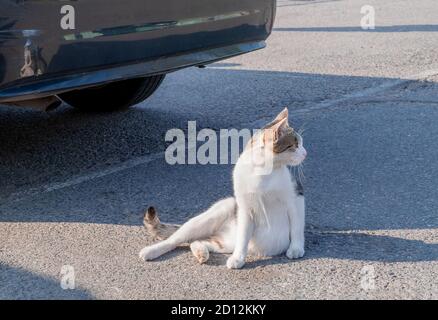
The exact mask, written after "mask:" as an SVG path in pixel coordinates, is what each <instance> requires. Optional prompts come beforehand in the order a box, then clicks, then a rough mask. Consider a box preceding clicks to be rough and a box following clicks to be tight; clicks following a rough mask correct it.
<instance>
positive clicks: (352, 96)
mask: <svg viewBox="0 0 438 320" xmlns="http://www.w3.org/2000/svg"><path fill="white" fill-rule="evenodd" d="M435 75H438V69H433V70H428V71H424V72H421V73H419V74H417V75H413V76H409V77H406V78H404V79H392V80H388V81H386V82H384V83H382V84H380V85H378V86H376V87H370V88H366V89H364V90H358V91H355V92H353V93H349V94H346V95H344V96H342V97H340V98H336V99H331V100H325V101H322V102H319V103H317V104H316V105H315V106H313V107H309V108H303V109H299V110H294V111H290V115H292V116H294V115H301V114H306V113H311V112H315V111H319V110H323V109H327V108H331V107H334V106H336V105H339V104H343V103H345V102H349V101H353V100H356V99H362V98H366V97H370V96H373V95H376V94H379V93H382V92H384V91H387V90H390V89H393V88H395V87H398V86H400V85H403V84H405V83H409V82H411V81H419V80H424V79H426V78H428V77H431V76H435ZM267 118H268V117H267ZM269 118H270V117H269ZM264 120H265V119H258V120H256V121H253V122H250V123H247V124H246V125H243V126H242V127H246V128H256V127H260V126H261V125H262V124H263V123H264ZM164 154H165V153H164V152H159V153H155V154H151V155H147V156H143V157H138V158H135V159H131V160H128V161H125V162H122V163H119V164H116V165H114V166H112V167H110V168H105V169H103V170H99V171H96V172H93V173H88V174H84V175H77V176H74V177H73V178H71V179H68V180H66V181H64V182H59V183H50V184H47V185H43V186H40V187H34V188H30V189H27V190H24V191H20V192H16V193H13V194H11V195H9V196H8V197H6V198H4V199H1V203H2V204H3V205H4V204H7V203H10V202H19V201H23V200H25V199H27V198H29V197H34V196H38V195H41V194H44V193H48V192H52V191H56V190H61V189H64V188H69V187H73V186H76V185H79V184H82V183H85V182H88V181H91V180H95V179H99V178H103V177H106V176H109V175H112V174H115V173H119V172H121V171H125V170H128V169H132V168H135V167H137V166H140V165H144V164H148V163H150V162H152V161H155V160H158V159H160V158H163V157H164Z"/></svg>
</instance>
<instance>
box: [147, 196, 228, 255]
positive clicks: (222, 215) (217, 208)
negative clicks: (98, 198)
mask: <svg viewBox="0 0 438 320" xmlns="http://www.w3.org/2000/svg"><path fill="white" fill-rule="evenodd" d="M235 214H236V201H235V199H234V198H227V199H223V200H220V201H218V202H216V203H215V204H214V205H213V206H211V208H210V209H208V210H207V211H205V212H204V213H202V214H200V215H199V216H196V217H194V218H192V219H190V220H189V221H187V222H186V223H185V224H183V225H182V226H181V227H180V228H179V229H178V230H177V231H176V232H175V233H173V234H172V235H171V236H170V237H169V238H167V239H166V240H164V241H161V242H158V243H156V244H154V245H152V246H148V247H145V248H143V250H141V251H140V254H139V255H140V258H141V259H143V260H153V259H156V258H158V257H160V256H161V255H163V254H165V253H167V252H169V251H171V250H173V249H175V248H176V247H177V246H179V245H182V244H185V243H190V242H192V241H196V240H201V239H208V238H209V237H211V236H213V235H214V234H216V233H217V231H218V230H219V229H220V228H221V227H222V226H223V225H224V223H225V222H226V221H227V220H228V219H232V218H233V216H235Z"/></svg>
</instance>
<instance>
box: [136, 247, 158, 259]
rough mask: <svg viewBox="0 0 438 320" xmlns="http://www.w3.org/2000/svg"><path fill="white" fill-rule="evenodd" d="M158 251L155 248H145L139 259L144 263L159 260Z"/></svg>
mask: <svg viewBox="0 0 438 320" xmlns="http://www.w3.org/2000/svg"><path fill="white" fill-rule="evenodd" d="M155 251H156V250H154V248H153V247H144V248H143V249H142V250H141V251H140V253H139V255H138V256H139V257H140V259H142V260H143V261H150V260H154V259H155V258H157V255H156V252H155Z"/></svg>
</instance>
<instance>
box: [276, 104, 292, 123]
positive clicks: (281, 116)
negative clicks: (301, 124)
mask: <svg viewBox="0 0 438 320" xmlns="http://www.w3.org/2000/svg"><path fill="white" fill-rule="evenodd" d="M284 118H286V119H288V118H289V110H288V109H287V107H286V108H284V109H283V110H282V111H281V112H280V113H279V114H278V115H277V116H276V117H275V120H277V121H280V120H283V119H284ZM275 120H274V121H275Z"/></svg>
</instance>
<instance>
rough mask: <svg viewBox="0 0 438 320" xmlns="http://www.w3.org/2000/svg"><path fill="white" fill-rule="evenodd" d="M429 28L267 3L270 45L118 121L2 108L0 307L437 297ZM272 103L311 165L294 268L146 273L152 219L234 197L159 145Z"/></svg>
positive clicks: (160, 263)
mask: <svg viewBox="0 0 438 320" xmlns="http://www.w3.org/2000/svg"><path fill="white" fill-rule="evenodd" d="M364 4H367V5H373V6H374V8H375V12H376V29H375V30H370V31H364V30H362V29H361V27H360V21H361V18H362V15H361V13H360V9H361V7H362V6H363V5H364ZM437 16H438V4H437V3H436V1H434V0H420V1H403V0H388V1H375V0H373V1H371V0H370V1H367V2H366V3H364V2H363V1H359V0H348V1H347V0H344V1H342V0H338V1H309V0H308V1H304V0H303V1H287V0H279V1H278V9H277V19H276V23H275V28H274V31H273V34H272V35H271V37H270V38H269V39H268V41H267V44H268V46H267V48H266V49H263V50H260V51H257V52H254V53H250V54H247V55H243V56H240V57H236V58H233V59H230V60H226V61H222V62H219V63H216V64H213V65H210V66H209V67H208V68H206V69H197V68H190V69H186V70H182V71H179V72H176V73H173V74H170V75H168V76H167V78H166V79H165V81H164V83H163V85H162V86H161V87H160V89H159V90H158V91H157V92H156V93H155V94H154V95H153V97H152V98H150V99H149V100H147V101H145V102H143V103H142V104H140V105H138V106H136V107H134V108H132V109H130V110H128V111H125V112H115V113H110V114H84V113H81V112H79V111H77V110H74V109H73V108H70V107H69V106H67V105H63V106H61V107H60V108H59V109H56V110H54V111H51V112H48V113H42V112H39V111H34V110H27V109H17V108H10V107H1V108H0V298H1V299H25V298H39V299H45V298H49V299H56V298H61V299H163V298H166V299H187V298H189V299H190V298H193V299H201V298H206V299H210V298H215V299H309V298H316V299H374V298H377V299H392V298H395V299H432V298H434V299H438V209H437V208H438V162H437V159H438V139H437V138H436V137H438V51H437V48H438V37H437V35H438V22H437V20H436V17H437ZM284 106H288V107H289V111H290V118H291V122H292V125H293V126H295V127H296V128H302V129H304V130H305V132H304V143H305V146H306V149H307V151H308V159H307V160H306V163H305V166H304V169H305V170H304V172H305V176H306V180H305V193H306V197H307V198H306V199H307V228H306V255H305V257H304V258H303V259H300V260H296V261H290V260H288V259H287V258H286V257H272V258H269V257H268V258H264V259H255V258H250V259H249V261H248V263H247V265H246V266H245V268H244V269H242V270H228V269H227V268H226V267H225V262H226V259H227V257H226V256H225V255H219V254H215V255H213V256H212V258H211V260H210V261H209V262H208V263H207V264H205V265H198V264H197V263H196V260H195V258H194V257H193V256H192V254H191V253H190V252H189V250H186V249H178V250H176V251H175V252H173V253H170V254H168V255H165V256H164V257H162V258H160V259H158V260H157V261H154V262H144V261H141V260H140V259H139V258H138V252H139V250H140V249H141V248H142V247H144V246H145V245H146V244H148V243H151V241H152V240H151V239H149V238H148V237H147V235H146V232H145V230H144V228H143V227H142V225H141V222H142V213H143V211H144V210H145V208H146V207H147V206H149V205H154V206H155V207H156V208H157V209H158V210H159V212H160V215H161V218H162V220H165V221H169V222H172V223H182V222H184V221H186V220H187V219H188V218H189V217H192V216H194V215H196V214H198V213H200V212H202V211H203V210H204V209H206V208H208V207H209V206H210V205H211V204H212V203H213V202H214V201H216V200H218V199H220V198H223V197H227V196H229V195H231V193H232V188H231V187H232V186H231V172H232V166H231V165H176V166H171V165H169V164H167V163H166V162H165V159H164V153H163V152H164V151H165V149H166V146H167V144H166V142H165V141H164V135H165V133H166V131H167V130H169V129H172V128H182V129H185V128H187V122H188V121H196V122H197V126H198V128H199V129H201V128H211V129H214V130H217V131H218V130H220V129H222V128H236V129H242V128H250V129H253V128H259V127H261V126H262V125H263V124H265V123H266V122H268V121H269V120H270V119H272V117H273V116H275V114H276V113H278V112H279V111H280V110H281V109H282V108H283V107H284ZM66 266H67V269H65V268H66ZM72 268H73V269H74V279H75V283H74V284H75V288H74V289H70V290H64V289H63V288H62V287H61V285H62V282H63V280H65V277H66V274H65V270H72Z"/></svg>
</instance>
